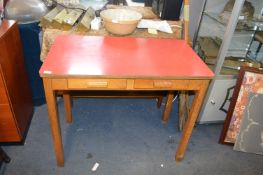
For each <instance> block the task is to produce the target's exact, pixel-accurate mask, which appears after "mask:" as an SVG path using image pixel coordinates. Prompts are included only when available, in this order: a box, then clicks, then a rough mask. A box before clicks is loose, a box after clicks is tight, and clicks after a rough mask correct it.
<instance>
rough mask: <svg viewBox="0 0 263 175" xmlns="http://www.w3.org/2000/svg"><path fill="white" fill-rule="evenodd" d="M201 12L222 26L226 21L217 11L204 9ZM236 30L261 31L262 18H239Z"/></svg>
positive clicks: (262, 26) (262, 29) (262, 27)
mask: <svg viewBox="0 0 263 175" xmlns="http://www.w3.org/2000/svg"><path fill="white" fill-rule="evenodd" d="M203 14H204V15H206V16H207V17H209V18H210V19H212V20H214V21H216V22H218V23H219V24H221V25H223V26H226V25H227V23H225V22H223V20H222V19H221V18H220V15H219V14H218V13H212V12H206V11H204V12H203ZM236 30H237V31H238V30H246V31H263V19H257V18H254V19H250V20H245V19H244V20H239V22H238V24H237V26H236Z"/></svg>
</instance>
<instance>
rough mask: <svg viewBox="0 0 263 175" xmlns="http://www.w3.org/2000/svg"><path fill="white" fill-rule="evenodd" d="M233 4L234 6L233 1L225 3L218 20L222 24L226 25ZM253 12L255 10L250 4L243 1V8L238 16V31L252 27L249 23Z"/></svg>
mask: <svg viewBox="0 0 263 175" xmlns="http://www.w3.org/2000/svg"><path fill="white" fill-rule="evenodd" d="M234 4H235V0H229V1H228V2H227V3H226V5H225V7H224V9H223V11H222V12H221V13H220V14H219V20H220V22H222V23H223V24H227V23H228V21H229V18H230V16H231V13H232V9H233V7H234ZM254 12H255V8H254V6H253V5H252V3H251V2H248V1H245V2H244V6H243V8H242V10H241V12H240V15H239V21H238V23H237V26H236V29H237V30H240V29H246V28H251V27H253V26H254V24H252V23H251V20H252V19H253V16H254Z"/></svg>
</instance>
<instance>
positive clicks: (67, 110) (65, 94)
mask: <svg viewBox="0 0 263 175" xmlns="http://www.w3.org/2000/svg"><path fill="white" fill-rule="evenodd" d="M63 100H64V108H65V113H66V121H67V124H70V123H71V122H72V113H71V108H72V105H71V96H70V93H69V92H63Z"/></svg>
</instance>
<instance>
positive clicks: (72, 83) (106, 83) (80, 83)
mask: <svg viewBox="0 0 263 175" xmlns="http://www.w3.org/2000/svg"><path fill="white" fill-rule="evenodd" d="M126 87H127V80H126V79H68V88H69V89H79V88H80V89H81V88H85V89H86V88H90V89H126Z"/></svg>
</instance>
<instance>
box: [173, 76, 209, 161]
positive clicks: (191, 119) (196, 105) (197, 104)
mask: <svg viewBox="0 0 263 175" xmlns="http://www.w3.org/2000/svg"><path fill="white" fill-rule="evenodd" d="M208 84H209V80H204V81H203V84H202V85H201V87H200V89H199V90H197V91H195V92H196V93H195V97H194V100H193V103H192V106H191V109H190V113H189V116H188V118H187V120H186V123H185V127H184V129H183V133H182V136H181V139H180V142H179V145H178V148H177V151H176V155H175V160H177V161H181V160H182V159H183V158H184V154H185V150H186V148H187V145H188V142H189V139H190V137H191V134H192V131H193V128H194V125H195V122H196V119H197V116H198V114H199V111H200V108H201V105H202V102H203V99H204V96H205V93H206V90H207V87H208Z"/></svg>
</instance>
